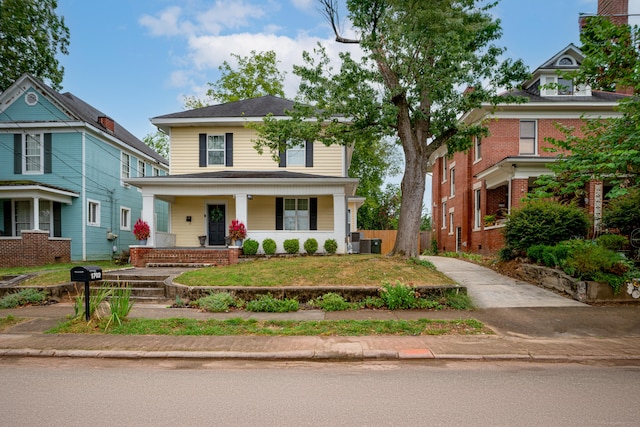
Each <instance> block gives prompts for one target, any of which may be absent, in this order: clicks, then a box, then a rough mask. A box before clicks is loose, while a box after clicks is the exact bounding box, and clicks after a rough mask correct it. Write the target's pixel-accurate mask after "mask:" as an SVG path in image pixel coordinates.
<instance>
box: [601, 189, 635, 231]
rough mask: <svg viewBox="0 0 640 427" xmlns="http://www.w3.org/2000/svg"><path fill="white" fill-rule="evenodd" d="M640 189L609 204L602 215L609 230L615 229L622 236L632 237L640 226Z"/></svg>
mask: <svg viewBox="0 0 640 427" xmlns="http://www.w3.org/2000/svg"><path fill="white" fill-rule="evenodd" d="M638 206H640V189H635V190H632V191H630V192H629V193H628V194H626V195H624V196H621V197H616V198H615V199H612V200H610V201H609V203H607V209H605V210H604V213H603V215H602V222H603V224H604V225H605V226H606V227H608V228H615V229H617V230H619V231H620V233H621V234H625V235H630V234H631V232H632V231H633V229H634V228H637V227H638V224H640V209H638Z"/></svg>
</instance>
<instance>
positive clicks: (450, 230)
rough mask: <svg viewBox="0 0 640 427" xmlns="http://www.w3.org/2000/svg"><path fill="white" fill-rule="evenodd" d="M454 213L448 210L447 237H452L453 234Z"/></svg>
mask: <svg viewBox="0 0 640 427" xmlns="http://www.w3.org/2000/svg"><path fill="white" fill-rule="evenodd" d="M454 213H455V209H454V208H449V236H453V232H454V231H455V227H454V226H453V223H454V221H453V220H454V218H455V216H454Z"/></svg>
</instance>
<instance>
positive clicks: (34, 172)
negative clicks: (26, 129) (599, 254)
mask: <svg viewBox="0 0 640 427" xmlns="http://www.w3.org/2000/svg"><path fill="white" fill-rule="evenodd" d="M29 136H32V137H38V139H39V140H40V154H38V157H39V158H40V168H39V169H38V170H32V171H29V170H27V163H28V161H27V137H29ZM32 157H35V156H32ZM43 173H44V138H43V134H42V133H25V134H23V135H22V174H23V175H42V174H43Z"/></svg>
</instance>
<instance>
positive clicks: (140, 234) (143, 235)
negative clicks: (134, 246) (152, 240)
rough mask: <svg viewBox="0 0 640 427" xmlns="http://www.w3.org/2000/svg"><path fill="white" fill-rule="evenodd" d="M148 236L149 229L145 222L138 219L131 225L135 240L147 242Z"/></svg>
mask: <svg viewBox="0 0 640 427" xmlns="http://www.w3.org/2000/svg"><path fill="white" fill-rule="evenodd" d="M150 234H151V230H150V229H149V224H147V221H143V220H142V219H140V218H138V220H137V221H136V223H135V224H134V225H133V235H134V236H136V239H137V240H147V239H148V238H149V235H150Z"/></svg>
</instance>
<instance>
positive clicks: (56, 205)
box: [52, 202, 62, 237]
mask: <svg viewBox="0 0 640 427" xmlns="http://www.w3.org/2000/svg"><path fill="white" fill-rule="evenodd" d="M52 216H53V237H62V204H61V203H60V202H53V215H52Z"/></svg>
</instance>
